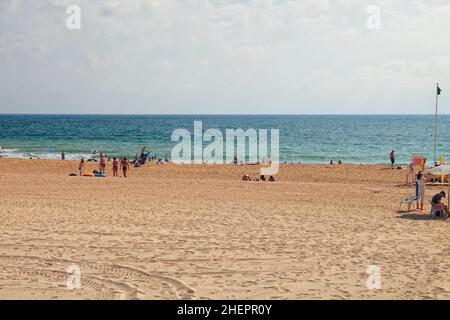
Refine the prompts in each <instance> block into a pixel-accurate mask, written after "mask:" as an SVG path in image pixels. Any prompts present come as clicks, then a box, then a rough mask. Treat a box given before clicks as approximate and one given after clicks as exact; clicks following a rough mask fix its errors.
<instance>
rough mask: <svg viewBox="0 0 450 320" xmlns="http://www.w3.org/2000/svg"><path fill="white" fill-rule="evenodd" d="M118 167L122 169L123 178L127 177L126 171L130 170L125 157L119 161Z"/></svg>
mask: <svg viewBox="0 0 450 320" xmlns="http://www.w3.org/2000/svg"><path fill="white" fill-rule="evenodd" d="M120 167H121V168H122V172H123V177H124V178H126V177H127V171H128V169H130V163H129V162H128V159H127V158H126V157H125V158H123V159H122V161H120Z"/></svg>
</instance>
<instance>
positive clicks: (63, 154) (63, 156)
mask: <svg viewBox="0 0 450 320" xmlns="http://www.w3.org/2000/svg"><path fill="white" fill-rule="evenodd" d="M61 160H66V154H65V153H64V151H63V152H61Z"/></svg>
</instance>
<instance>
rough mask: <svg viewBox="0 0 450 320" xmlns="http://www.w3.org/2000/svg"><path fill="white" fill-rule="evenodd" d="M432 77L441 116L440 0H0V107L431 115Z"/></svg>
mask: <svg viewBox="0 0 450 320" xmlns="http://www.w3.org/2000/svg"><path fill="white" fill-rule="evenodd" d="M71 5H76V6H78V7H79V9H80V13H81V15H80V19H79V21H80V29H79V30H78V29H74V30H71V29H69V28H68V27H67V20H68V19H69V21H72V22H73V21H78V20H73V18H74V16H73V12H69V13H68V12H67V9H68V7H69V6H71ZM378 12H379V15H378ZM437 82H439V84H440V87H441V89H442V90H443V91H442V95H441V96H440V111H441V112H442V113H450V99H449V98H448V96H450V1H448V0H370V1H366V0H334V1H333V0H298V1H294V0H278V1H276V0H122V1H119V0H39V1H29V0H1V1H0V113H47V114H53V113H57V114H61V113H69V114H79V113H81V114H84V113H94V114H432V113H434V109H435V96H436V83H437Z"/></svg>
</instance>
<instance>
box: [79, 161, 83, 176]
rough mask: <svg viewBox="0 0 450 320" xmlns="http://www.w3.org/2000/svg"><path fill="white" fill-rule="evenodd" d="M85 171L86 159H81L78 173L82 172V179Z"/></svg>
mask: <svg viewBox="0 0 450 320" xmlns="http://www.w3.org/2000/svg"><path fill="white" fill-rule="evenodd" d="M83 169H84V159H81V160H80V164H79V165H78V171H80V177H81V175H82V174H83Z"/></svg>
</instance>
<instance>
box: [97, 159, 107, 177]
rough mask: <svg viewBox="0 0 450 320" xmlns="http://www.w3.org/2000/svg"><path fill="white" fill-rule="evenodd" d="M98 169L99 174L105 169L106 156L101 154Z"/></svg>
mask: <svg viewBox="0 0 450 320" xmlns="http://www.w3.org/2000/svg"><path fill="white" fill-rule="evenodd" d="M99 171H100V173H101V174H104V173H105V171H106V156H104V155H102V156H101V157H100V166H99Z"/></svg>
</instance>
